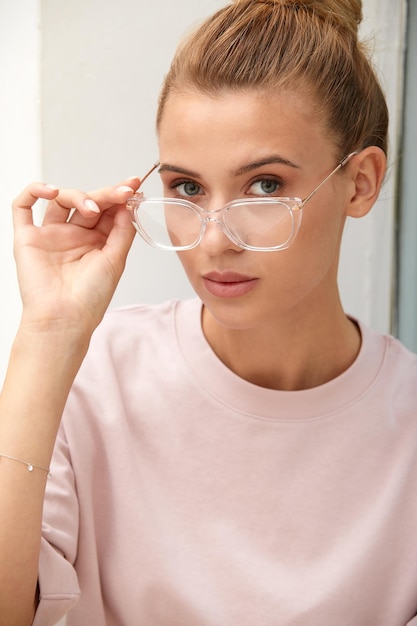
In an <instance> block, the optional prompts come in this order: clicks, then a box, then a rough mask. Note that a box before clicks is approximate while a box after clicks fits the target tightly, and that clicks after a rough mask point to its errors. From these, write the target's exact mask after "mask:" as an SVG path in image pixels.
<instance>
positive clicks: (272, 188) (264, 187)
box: [249, 178, 280, 196]
mask: <svg viewBox="0 0 417 626" xmlns="http://www.w3.org/2000/svg"><path fill="white" fill-rule="evenodd" d="M279 188H280V183H279V182H278V181H277V180H274V179H272V178H263V179H261V180H256V181H255V182H254V183H252V184H251V186H250V188H249V191H250V193H253V194H254V195H256V196H268V195H273V194H275V193H277V191H278V189H279Z"/></svg>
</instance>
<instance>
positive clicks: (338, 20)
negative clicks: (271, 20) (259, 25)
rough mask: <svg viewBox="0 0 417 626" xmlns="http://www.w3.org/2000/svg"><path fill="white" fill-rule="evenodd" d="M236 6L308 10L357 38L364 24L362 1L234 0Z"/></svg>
mask: <svg viewBox="0 0 417 626" xmlns="http://www.w3.org/2000/svg"><path fill="white" fill-rule="evenodd" d="M234 3H235V4H246V5H248V6H249V5H255V4H265V5H269V6H280V7H282V8H291V9H295V10H302V9H304V10H306V11H310V12H311V13H314V14H315V15H317V16H318V17H320V18H321V19H323V20H325V21H327V22H332V23H333V24H334V25H335V26H336V27H337V28H341V29H344V30H348V31H349V32H350V33H351V34H352V35H354V36H357V34H358V27H359V24H360V23H361V22H362V0H234Z"/></svg>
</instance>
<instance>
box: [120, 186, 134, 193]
mask: <svg viewBox="0 0 417 626" xmlns="http://www.w3.org/2000/svg"><path fill="white" fill-rule="evenodd" d="M116 191H119V192H120V193H125V192H126V191H129V192H130V193H133V189H132V187H128V186H127V185H120V187H116Z"/></svg>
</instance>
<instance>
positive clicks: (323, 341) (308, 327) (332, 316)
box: [203, 302, 361, 391]
mask: <svg viewBox="0 0 417 626" xmlns="http://www.w3.org/2000/svg"><path fill="white" fill-rule="evenodd" d="M326 310H327V311H331V313H328V315H323V314H322V312H321V314H320V315H318V316H314V315H313V316H312V315H311V310H310V311H309V315H308V316H304V317H301V318H300V317H295V316H294V315H291V316H287V317H286V318H285V317H281V318H280V319H276V320H273V321H269V322H268V323H267V324H262V325H259V327H257V328H250V329H244V330H240V329H239V330H236V329H230V328H226V327H224V326H221V325H220V324H219V323H218V322H217V321H216V320H215V318H214V317H213V316H212V315H211V314H210V312H209V311H208V310H207V309H206V308H204V310H203V330H204V333H205V335H206V338H207V340H208V342H209V343H210V345H211V347H212V349H213V350H214V352H215V353H216V354H217V356H218V357H219V358H220V359H221V360H222V361H223V363H224V364H225V365H226V366H227V367H228V368H229V369H231V370H232V371H233V372H235V373H236V374H237V375H238V376H240V377H241V378H243V379H245V380H247V381H248V382H251V383H253V384H255V385H259V386H261V387H267V388H270V389H280V390H283V391H296V390H301V389H310V388H312V387H316V386H319V385H322V384H324V383H326V382H329V381H330V380H332V379H333V378H336V377H337V376H339V375H340V374H342V373H343V372H344V371H345V370H346V369H347V368H348V367H349V366H350V365H351V364H352V363H353V361H354V360H355V358H356V357H357V355H358V352H359V349H360V343H361V338H360V331H359V329H358V327H357V325H356V324H355V323H354V322H352V320H350V319H348V318H347V317H346V315H345V313H344V312H343V309H342V307H341V305H340V302H339V305H338V306H337V307H336V308H335V307H327V309H326Z"/></svg>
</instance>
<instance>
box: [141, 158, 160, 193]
mask: <svg viewBox="0 0 417 626" xmlns="http://www.w3.org/2000/svg"><path fill="white" fill-rule="evenodd" d="M157 167H159V161H157V162H156V163H154V165H152V167H151V169H150V170H148V171H147V172H146V174H145V175H144V176H142V178H141V179H140V185H139V188H140V187H142V185H143V183H144V182H145V180H146V179H147V178H148V176H150V175H151V174H152V172H154V171H155V170H156V168H157Z"/></svg>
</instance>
